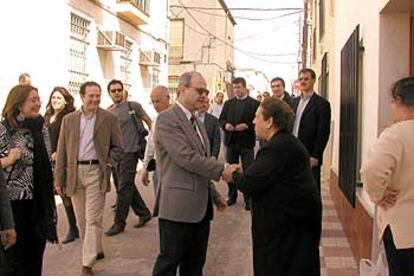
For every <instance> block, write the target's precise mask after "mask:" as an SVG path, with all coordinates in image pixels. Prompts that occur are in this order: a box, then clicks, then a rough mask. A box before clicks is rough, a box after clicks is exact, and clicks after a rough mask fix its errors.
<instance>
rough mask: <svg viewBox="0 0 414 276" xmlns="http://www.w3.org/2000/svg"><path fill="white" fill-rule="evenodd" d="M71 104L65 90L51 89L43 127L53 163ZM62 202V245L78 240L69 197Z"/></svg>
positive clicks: (71, 99) (71, 110)
mask: <svg viewBox="0 0 414 276" xmlns="http://www.w3.org/2000/svg"><path fill="white" fill-rule="evenodd" d="M73 102H74V99H73V97H72V95H71V94H69V92H68V91H67V90H66V88H64V87H60V86H57V87H55V88H53V90H52V93H51V94H50V98H49V102H48V103H47V106H46V113H45V125H46V126H47V127H48V129H49V135H50V144H51V148H52V162H53V163H54V162H55V160H56V149H57V143H58V140H59V133H60V125H61V124H62V120H63V117H64V116H65V115H67V114H69V113H71V112H73V111H75V107H74V105H73ZM62 201H63V206H64V207H65V212H66V216H67V218H68V225H69V231H68V233H67V235H66V237H65V238H64V239H63V240H62V243H63V244H65V243H69V242H72V241H74V240H75V239H77V238H79V231H78V227H77V226H76V217H75V212H74V211H73V206H72V201H71V199H70V197H67V196H62Z"/></svg>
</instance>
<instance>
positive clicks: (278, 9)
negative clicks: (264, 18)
mask: <svg viewBox="0 0 414 276" xmlns="http://www.w3.org/2000/svg"><path fill="white" fill-rule="evenodd" d="M170 7H172V8H184V9H190V10H194V9H197V10H223V9H222V8H211V7H190V6H184V5H182V3H181V2H180V5H171V6H170ZM227 10H229V11H260V12H273V11H303V8H227Z"/></svg>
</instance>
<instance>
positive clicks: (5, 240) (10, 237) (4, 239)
mask: <svg viewBox="0 0 414 276" xmlns="http://www.w3.org/2000/svg"><path fill="white" fill-rule="evenodd" d="M0 236H1V244H2V245H3V247H4V249H7V248H9V247H11V246H13V245H14V244H15V243H16V236H17V235H16V231H15V230H14V229H8V230H3V231H0Z"/></svg>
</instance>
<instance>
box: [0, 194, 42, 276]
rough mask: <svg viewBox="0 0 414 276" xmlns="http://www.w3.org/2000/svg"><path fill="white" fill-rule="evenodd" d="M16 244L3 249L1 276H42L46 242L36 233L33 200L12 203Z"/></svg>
mask: <svg viewBox="0 0 414 276" xmlns="http://www.w3.org/2000/svg"><path fill="white" fill-rule="evenodd" d="M11 206H12V210H13V217H14V222H15V230H16V234H17V240H16V244H15V245H13V246H12V247H10V248H9V249H7V250H4V249H3V248H1V249H0V250H1V251H3V250H4V251H3V252H0V255H2V260H1V261H2V262H1V264H0V275H1V276H29V275H30V276H40V275H42V264H43V253H44V251H45V247H46V240H45V239H44V238H43V237H41V236H39V234H37V232H36V231H35V225H36V221H35V218H34V215H33V200H13V201H11Z"/></svg>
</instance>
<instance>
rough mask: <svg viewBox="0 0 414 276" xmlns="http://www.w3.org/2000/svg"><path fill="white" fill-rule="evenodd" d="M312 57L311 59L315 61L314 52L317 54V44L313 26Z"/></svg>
mask: <svg viewBox="0 0 414 276" xmlns="http://www.w3.org/2000/svg"><path fill="white" fill-rule="evenodd" d="M312 40H313V41H312V59H313V61H315V60H316V54H317V49H316V47H317V45H318V43H317V41H316V28H314V29H313V36H312Z"/></svg>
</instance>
